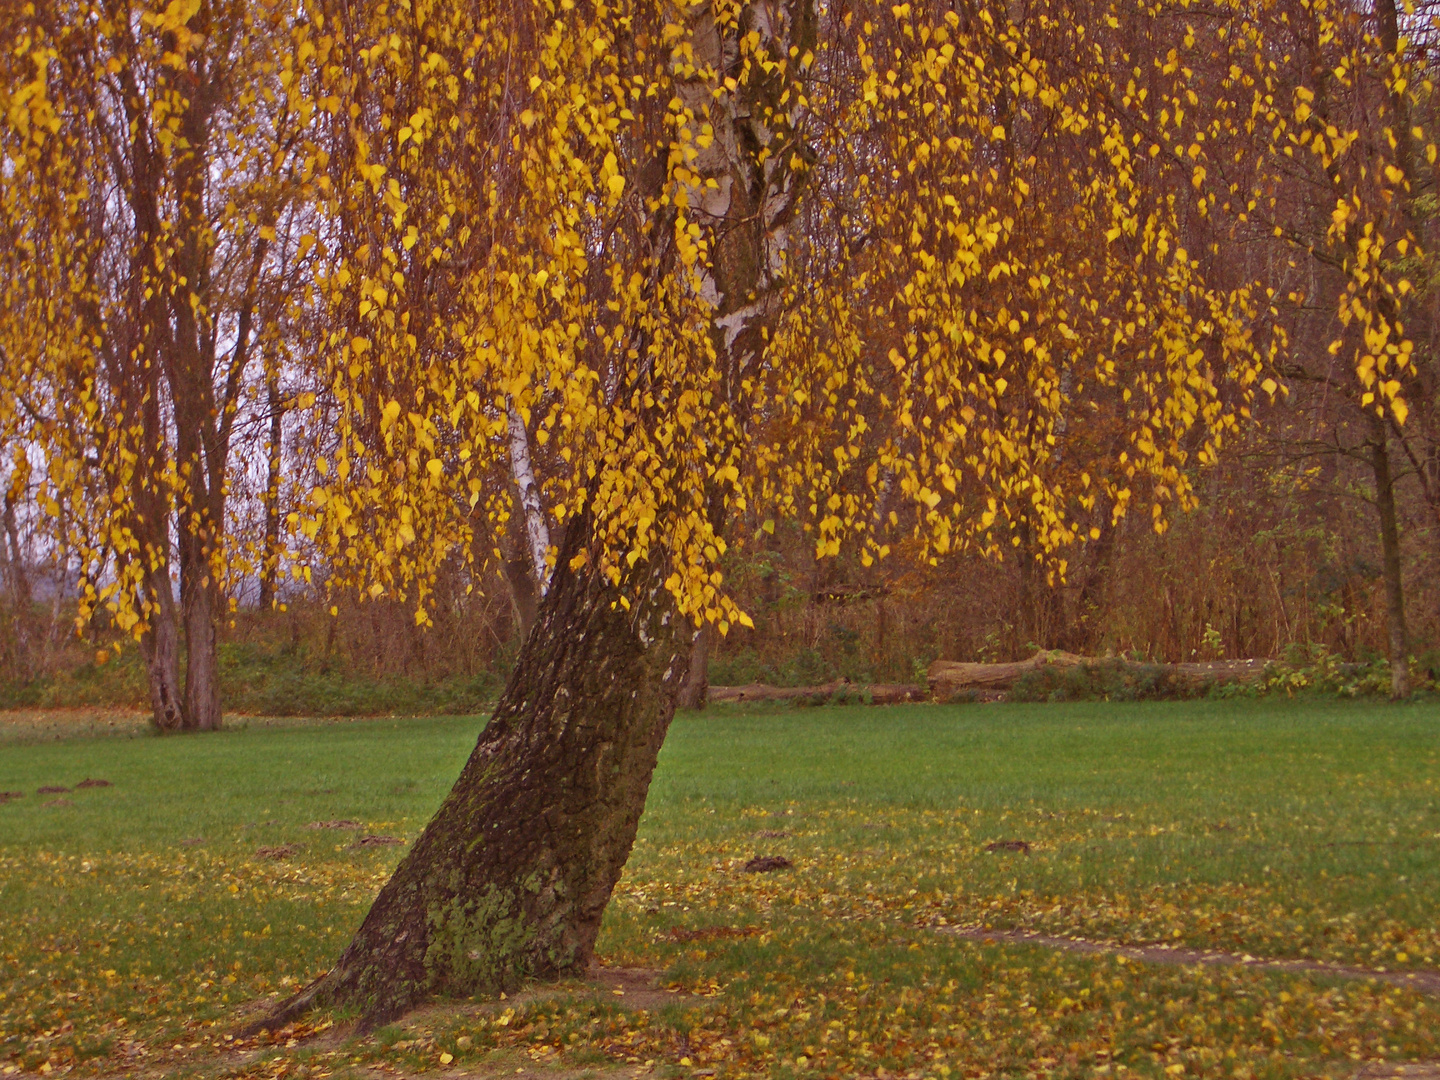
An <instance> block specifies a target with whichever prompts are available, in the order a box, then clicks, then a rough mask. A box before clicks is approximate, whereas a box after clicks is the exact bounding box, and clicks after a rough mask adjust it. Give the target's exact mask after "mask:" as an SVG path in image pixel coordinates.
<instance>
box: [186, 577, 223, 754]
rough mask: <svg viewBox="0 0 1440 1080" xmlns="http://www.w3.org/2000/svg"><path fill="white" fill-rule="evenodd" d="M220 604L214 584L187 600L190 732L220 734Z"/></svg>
mask: <svg viewBox="0 0 1440 1080" xmlns="http://www.w3.org/2000/svg"><path fill="white" fill-rule="evenodd" d="M208 576H209V573H208V567H207V568H206V577H207V578H208ZM219 602H220V595H219V589H218V588H216V586H215V583H214V582H212V581H202V582H200V583H198V584H197V586H196V587H195V589H194V590H193V591H192V593H191V595H190V596H187V597H185V604H184V613H185V728H186V730H189V731H219V730H220V672H219V660H220V657H219V631H218V627H217V622H218V615H219V610H218V609H219Z"/></svg>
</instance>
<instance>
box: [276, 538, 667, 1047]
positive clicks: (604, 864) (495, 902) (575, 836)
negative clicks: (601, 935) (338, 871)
mask: <svg viewBox="0 0 1440 1080" xmlns="http://www.w3.org/2000/svg"><path fill="white" fill-rule="evenodd" d="M586 526H587V523H586V522H583V521H581V522H576V523H575V525H574V526H572V527H571V528H570V529H568V530H567V536H566V543H565V545H564V550H563V551H562V553H561V557H560V558H559V559H558V560H557V563H556V569H555V573H554V577H553V580H552V584H551V589H550V593H549V595H548V597H547V598H546V600H545V602H544V603H543V604H542V606H541V610H540V618H539V622H538V623H537V624H536V626H535V629H534V631H533V632H532V633H531V635H530V637H529V638H528V639H527V641H526V642H525V645H524V647H523V649H522V650H521V653H520V658H519V661H518V663H517V664H516V667H515V671H514V672H513V673H512V675H511V677H510V683H509V685H508V686H507V687H506V690H505V694H504V696H503V697H502V698H501V700H500V703H499V705H498V706H497V707H496V710H495V714H494V716H493V718H492V719H491V721H490V724H489V726H487V727H486V729H485V731H484V733H483V734H482V735H481V736H480V740H479V743H478V745H477V746H476V747H475V750H474V752H473V753H472V754H471V755H470V760H469V761H468V762H467V763H466V765H465V768H464V771H463V772H462V773H461V775H460V779H459V781H458V782H457V783H456V784H455V787H454V789H453V790H452V791H451V792H450V795H449V796H448V797H447V798H446V800H445V802H444V803H443V804H442V805H441V807H440V810H439V811H438V812H437V813H436V815H435V817H434V818H433V819H432V820H431V822H430V824H429V825H428V826H426V828H425V830H424V832H423V833H421V835H420V837H419V838H418V839H417V840H416V841H415V845H414V847H413V848H412V849H411V851H410V853H409V855H407V856H406V858H405V859H404V861H403V862H401V864H400V866H399V868H398V869H397V870H396V871H395V875H394V876H393V877H392V878H391V879H390V881H389V882H388V883H387V884H386V885H385V887H384V889H382V890H381V892H380V895H379V896H378V897H377V898H376V900H375V903H374V905H373V906H372V907H371V909H370V913H369V914H368V915H367V916H366V918H365V921H364V923H363V924H362V925H361V927H360V929H359V931H358V932H357V933H356V935H355V937H354V939H353V940H352V941H351V943H350V945H349V947H348V948H346V950H345V952H344V953H343V954H342V955H341V957H340V959H339V961H338V962H337V964H336V965H335V967H334V968H333V969H332V970H331V971H330V972H329V973H328V974H327V975H325V976H323V977H322V978H320V979H319V980H317V981H316V982H315V983H312V984H311V985H310V986H309V987H307V988H306V989H305V990H304V991H302V992H301V993H300V994H298V995H296V996H295V997H293V998H291V999H290V1000H289V1001H287V1002H285V1003H284V1004H283V1005H281V1006H280V1007H279V1009H278V1010H277V1011H276V1012H275V1013H274V1014H273V1015H272V1016H270V1017H267V1018H266V1019H265V1020H263V1021H261V1022H260V1023H257V1024H256V1025H255V1027H256V1028H258V1027H260V1026H262V1025H263V1026H267V1027H270V1028H272V1029H273V1028H274V1027H275V1026H276V1025H278V1024H281V1023H285V1022H288V1021H289V1020H290V1019H293V1018H294V1017H296V1016H298V1015H300V1014H301V1013H303V1012H305V1011H306V1010H308V1009H310V1008H312V1007H315V1006H323V1005H335V1004H348V1005H353V1006H355V1007H357V1008H358V1009H359V1010H360V1013H361V1027H362V1029H369V1028H373V1027H374V1026H375V1025H376V1024H380V1023H384V1022H387V1021H388V1020H390V1019H392V1018H394V1017H396V1016H398V1015H400V1014H401V1013H403V1012H405V1011H406V1010H408V1009H410V1008H413V1007H414V1006H415V1005H417V1004H419V1003H420V1002H422V1001H424V1000H426V999H427V998H430V997H433V996H436V995H457V996H466V995H475V994H494V993H495V992H497V991H500V990H503V989H505V988H509V987H514V986H515V985H516V984H517V982H519V980H521V979H523V978H525V977H527V976H538V977H556V976H560V975H564V974H580V973H583V972H584V971H585V969H586V968H587V967H588V965H589V963H590V961H591V958H592V956H593V953H594V948H595V937H596V934H597V933H598V931H599V928H600V917H601V915H602V913H603V912H604V910H605V905H606V904H607V903H608V901H609V899H610V894H611V892H612V890H613V889H614V887H615V882H616V881H617V880H618V878H619V876H620V871H621V869H622V868H623V867H624V865H625V860H626V858H627V857H628V856H629V854H630V848H631V846H632V845H633V844H634V840H635V831H636V827H637V825H638V823H639V820H640V814H641V811H642V810H643V809H644V807H645V795H646V792H647V791H648V790H649V786H650V777H651V774H652V773H653V771H654V769H655V761H656V757H657V755H658V754H659V751H660V744H661V743H662V741H663V740H664V738H665V732H666V730H667V729H668V728H669V726H670V719H671V717H672V715H673V713H674V708H675V695H676V692H677V690H678V689H679V684H680V680H681V676H682V674H683V672H684V668H685V657H686V654H687V652H688V650H689V645H690V640H689V639H690V626H689V623H688V621H686V620H684V619H680V618H678V617H676V615H675V612H674V609H673V604H672V601H671V598H670V595H669V593H668V592H667V591H666V590H665V589H664V586H663V584H662V582H663V580H664V574H663V573H662V572H660V570H659V568H649V569H648V570H647V568H646V567H645V564H643V563H641V564H639V566H638V567H637V569H636V570H635V571H632V579H631V581H630V582H627V584H632V589H631V590H630V591H629V592H628V595H629V597H630V599H631V607H630V610H629V611H626V610H625V609H624V608H623V607H622V606H621V605H620V604H618V603H616V601H617V599H618V597H619V595H620V594H619V593H618V592H617V590H616V588H615V587H614V586H612V585H610V583H609V582H608V581H607V580H606V578H605V577H604V575H602V574H600V573H597V572H595V571H594V569H593V568H592V566H591V565H590V564H587V565H586V566H584V567H582V568H581V569H579V570H576V571H572V570H571V569H570V566H569V564H570V560H571V558H573V557H574V556H575V555H577V554H579V553H580V552H582V551H583V550H584V549H583V547H582V546H581V544H580V540H581V538H582V536H584V535H586V534H587V533H588V528H587V527H586ZM635 585H638V586H639V588H638V589H636V588H634V587H633V586H635ZM637 593H638V595H637Z"/></svg>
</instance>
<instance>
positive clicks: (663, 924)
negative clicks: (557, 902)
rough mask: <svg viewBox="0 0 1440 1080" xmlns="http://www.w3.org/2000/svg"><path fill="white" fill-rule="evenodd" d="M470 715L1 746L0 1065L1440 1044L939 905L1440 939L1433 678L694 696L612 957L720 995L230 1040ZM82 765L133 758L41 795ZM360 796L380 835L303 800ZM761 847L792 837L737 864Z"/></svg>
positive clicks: (1347, 958)
mask: <svg viewBox="0 0 1440 1080" xmlns="http://www.w3.org/2000/svg"><path fill="white" fill-rule="evenodd" d="M481 724H482V721H481V720H479V719H474V718H443V719H421V720H377V721H365V722H349V723H317V724H296V725H291V726H261V725H258V724H256V725H251V726H250V727H248V728H245V729H241V730H233V731H229V732H225V733H222V734H220V735H215V736H206V737H190V738H173V739H154V738H113V737H109V738H103V737H87V738H76V739H71V740H59V741H56V740H54V739H53V734H52V735H51V740H50V741H46V742H36V741H25V740H24V739H23V738H17V739H10V740H9V741H0V791H15V792H23V793H24V797H23V798H19V799H15V800H12V801H8V802H5V803H3V804H0V1073H4V1072H5V1071H6V1070H7V1069H11V1068H23V1069H25V1070H33V1069H37V1068H41V1067H43V1066H45V1065H48V1066H49V1067H50V1068H51V1069H52V1070H53V1069H54V1068H57V1067H64V1066H67V1065H70V1064H72V1063H76V1062H78V1063H80V1068H81V1069H82V1070H89V1071H94V1072H107V1071H114V1070H115V1069H116V1068H117V1067H126V1066H127V1064H133V1063H134V1062H137V1061H143V1062H147V1063H149V1065H148V1066H147V1067H149V1068H152V1069H153V1070H155V1071H156V1072H157V1073H158V1072H164V1071H176V1072H182V1073H183V1072H187V1071H208V1072H209V1073H211V1074H217V1073H218V1074H224V1075H257V1076H259V1075H265V1076H280V1075H286V1074H287V1073H286V1070H290V1071H291V1072H293V1071H294V1070H296V1069H301V1070H305V1069H308V1070H310V1071H312V1072H313V1073H315V1074H316V1075H324V1074H327V1073H343V1072H344V1071H346V1070H349V1069H354V1068H357V1067H360V1066H363V1065H366V1064H367V1063H374V1062H376V1061H387V1062H391V1063H393V1064H397V1065H401V1066H403V1067H404V1068H406V1069H415V1068H421V1067H426V1066H429V1067H438V1064H439V1059H438V1056H439V1054H440V1053H442V1052H443V1053H446V1054H451V1055H454V1056H456V1057H457V1058H458V1059H459V1063H460V1064H462V1065H464V1064H467V1063H470V1064H473V1063H474V1062H475V1061H477V1060H479V1058H480V1057H481V1056H483V1055H484V1054H486V1053H488V1052H490V1051H491V1050H493V1049H494V1048H497V1047H500V1048H506V1049H507V1050H508V1051H509V1052H511V1053H515V1052H520V1051H523V1052H524V1053H526V1054H528V1056H529V1057H528V1058H527V1059H526V1060H529V1058H534V1059H536V1060H560V1061H564V1062H570V1063H575V1062H580V1063H584V1062H600V1061H606V1060H612V1061H619V1062H626V1061H633V1062H638V1063H641V1064H643V1063H644V1062H646V1061H651V1062H654V1063H656V1067H657V1068H658V1069H660V1070H662V1073H663V1072H664V1071H667V1070H668V1071H670V1072H673V1073H676V1074H690V1073H692V1072H695V1071H697V1070H699V1071H702V1072H703V1070H705V1069H713V1070H716V1074H717V1075H720V1076H738V1075H743V1074H749V1075H766V1076H780V1077H783V1076H792V1075H793V1076H857V1075H864V1076H877V1077H878V1076H882V1075H885V1076H889V1075H895V1076H917V1077H919V1076H927V1077H949V1076H962V1075H963V1076H982V1075H991V1076H1027V1075H1035V1076H1057V1077H1072V1076H1073V1077H1081V1076H1093V1075H1106V1074H1108V1075H1135V1076H1157V1077H1159V1076H1173V1075H1182V1074H1188V1075H1197V1076H1199V1075H1204V1076H1210V1075H1234V1076H1273V1077H1282V1076H1283V1077H1290V1076H1322V1075H1323V1076H1337V1077H1338V1076H1348V1075H1351V1074H1353V1071H1354V1068H1355V1066H1354V1064H1353V1062H1354V1061H1356V1060H1359V1059H1386V1060H1407V1059H1424V1058H1440V1001H1437V1000H1435V999H1427V998H1424V997H1421V996H1419V995H1417V994H1415V993H1413V992H1411V991H1408V990H1400V989H1397V988H1394V987H1391V986H1387V985H1384V984H1380V983H1375V982H1367V981H1360V982H1356V981H1348V982H1347V981H1342V980H1338V979H1333V978H1327V977H1320V976H1300V975H1295V974H1285V975H1279V974H1274V973H1265V972H1262V971H1257V970H1254V969H1235V968H1223V969H1222V968H1206V969H1204V970H1203V971H1198V970H1193V969H1181V968H1176V967H1168V966H1161V965H1144V964H1135V963H1120V962H1117V961H1116V960H1115V959H1113V958H1108V957H1094V956H1077V955H1072V954H1066V953H1057V952H1054V951H1051V950H1048V949H1045V948H1042V947H1039V946H1022V945H1015V944H998V943H996V944H986V943H982V942H973V941H967V940H961V939H957V938H954V937H951V936H948V935H946V934H945V933H944V932H943V928H944V927H945V926H947V925H962V926H988V927H993V928H996V929H1003V928H1023V929H1030V930H1037V931H1043V932H1046V933H1050V934H1059V935H1071V936H1081V937H1086V938H1091V939H1096V940H1106V941H1115V942H1125V943H1141V944H1152V943H1157V942H1167V943H1176V944H1185V945H1189V946H1195V947H1202V948H1213V949H1223V950H1229V951H1235V952H1244V953H1249V954H1252V955H1254V956H1264V957H1305V958H1311V959H1318V960H1324V961H1334V962H1339V963H1345V964H1352V965H1360V966H1369V967H1376V968H1379V967H1384V968H1386V969H1390V970H1397V969H1405V968H1436V967H1440V709H1437V708H1436V707H1435V706H1433V705H1417V706H1389V705H1383V704H1376V703H1361V702H1345V703H1332V702H1320V701H1310V702H1305V703H1291V702H1275V701H1263V702H1250V701H1237V702H1204V701H1202V702H1187V703H1173V704H1147V705H1089V704H1086V705H1078V704H1077V705H1045V706H1019V705H1016V706H1007V705H990V706H959V707H943V706H913V707H893V708H885V709H867V708H825V709H811V710H784V711H780V712H771V713H761V712H744V711H734V712H726V711H721V710H711V711H710V712H709V713H706V714H704V715H700V716H686V717H681V718H680V719H678V720H677V722H676V724H675V727H674V729H673V731H672V734H671V737H670V740H669V741H668V743H667V745H666V747H665V750H664V753H663V756H662V759H661V766H660V769H659V771H658V773H657V775H656V779H655V783H654V786H653V788H652V791H651V797H650V803H649V807H648V809H647V812H646V816H645V819H644V821H643V822H642V825H641V835H640V839H639V841H638V843H637V846H636V849H635V853H634V856H633V857H632V859H631V862H630V865H629V867H628V868H627V870H626V875H625V878H624V880H623V881H622V883H621V885H620V887H619V889H618V890H617V893H616V897H615V901H614V903H612V905H611V909H610V912H609V914H608V916H607V920H606V924H605V928H604V930H603V932H602V936H601V942H600V953H601V956H602V958H603V959H604V960H605V961H606V962H607V963H611V964H615V965H626V966H637V967H646V968H651V969H656V970H659V971H662V972H664V975H663V976H662V981H665V982H668V983H670V984H671V985H673V986H674V987H676V988H678V989H684V990H688V991H691V992H693V993H696V994H698V995H701V996H700V997H698V998H697V999H692V1000H698V1002H699V1004H698V1005H695V1006H693V1007H685V1008H682V1007H680V1006H679V1005H677V1006H676V1007H674V1008H668V1009H663V1010H658V1011H653V1012H636V1011H635V1010H633V1009H626V1008H625V1007H624V1003H623V1001H620V1000H618V999H617V1000H616V1001H613V1002H597V1001H596V1000H595V999H594V996H593V995H590V994H587V993H585V992H582V989H581V988H579V987H571V988H568V989H567V990H566V991H565V992H564V993H561V994H558V995H539V996H534V997H528V998H524V999H522V1000H518V1001H516V1002H514V1003H508V1004H507V1003H502V1005H504V1006H505V1010H506V1011H505V1012H484V1011H481V1012H477V1011H475V1010H473V1009H470V1010H464V1009H462V1010H458V1011H455V1012H454V1013H453V1014H446V1015H445V1016H442V1017H440V1018H439V1019H436V1018H435V1017H434V1016H432V1017H431V1018H429V1019H427V1020H426V1021H425V1027H424V1028H423V1029H422V1030H420V1033H419V1034H418V1035H417V1034H412V1035H410V1036H406V1035H405V1032H404V1031H402V1030H400V1029H394V1030H389V1031H382V1032H381V1033H380V1038H379V1039H377V1040H370V1041H350V1042H346V1043H344V1044H337V1045H334V1046H330V1045H327V1048H325V1049H324V1050H323V1051H322V1050H319V1049H314V1048H307V1044H306V1043H305V1042H303V1041H301V1042H299V1043H298V1044H297V1045H296V1046H294V1047H290V1048H286V1047H285V1046H284V1045H283V1042H284V1040H282V1042H281V1044H280V1045H278V1046H276V1047H275V1048H273V1049H271V1050H268V1051H266V1052H265V1053H264V1054H262V1055H261V1056H259V1057H254V1058H245V1059H241V1058H240V1057H238V1056H236V1055H231V1056H229V1057H224V1056H223V1055H221V1056H217V1054H219V1052H220V1050H223V1049H224V1048H225V1047H226V1046H228V1045H233V1043H228V1042H227V1040H226V1039H225V1033H226V1031H227V1028H228V1026H229V1025H230V1024H231V1023H233V1018H234V1016H235V1010H236V1009H237V1008H243V1007H244V1006H245V1005H246V1003H248V1002H253V1001H254V1000H255V999H262V998H266V997H267V996H269V995H275V994H282V993H284V992H286V991H287V990H289V989H290V988H291V987H293V986H295V985H298V984H299V983H301V982H303V981H305V980H307V979H308V978H310V977H311V976H313V975H314V974H315V973H317V972H318V971H320V970H322V969H323V968H324V967H325V965H326V964H327V963H328V962H329V960H331V959H332V958H333V957H334V956H335V954H336V953H337V952H338V950H339V949H340V948H341V947H342V946H343V944H344V942H345V941H346V940H347V937H348V934H349V932H350V931H351V930H352V929H353V927H354V926H355V924H356V923H357V921H358V920H359V919H360V918H361V917H362V916H363V914H364V910H365V907H366V904H367V903H368V901H369V899H370V897H371V896H373V894H374V892H375V890H376V889H377V888H378V887H379V885H380V884H381V883H382V882H383V880H384V878H385V876H386V874H387V872H388V870H389V868H390V867H392V866H393V865H394V863H395V861H396V860H397V859H398V858H399V853H400V851H402V850H403V849H402V848H399V847H396V846H374V847H368V846H367V847H354V846H352V842H353V841H354V840H355V838H356V837H357V836H358V835H361V834H362V833H368V834H378V835H390V836H399V837H404V838H407V839H409V838H413V837H414V836H415V835H416V833H417V832H418V831H419V829H420V828H421V827H422V825H423V824H424V822H425V820H426V819H427V818H428V816H429V814H430V813H431V812H432V811H433V809H434V808H435V806H436V805H437V804H438V803H439V801H440V799H441V797H442V796H443V794H444V793H445V791H446V790H447V789H448V787H449V785H450V783H451V781H452V780H453V778H454V776H455V775H456V774H457V773H458V771H459V768H460V765H461V763H462V762H463V760H464V758H465V755H466V754H467V753H468V751H469V749H470V746H471V745H472V744H473V741H474V738H475V735H476V733H477V732H478V731H479V729H480V727H481ZM3 739H4V736H3V735H0V740H3ZM87 777H89V778H101V779H105V780H108V781H110V782H111V785H112V786H110V787H96V788H87V789H83V790H74V791H72V792H69V793H56V794H49V795H37V794H36V789H37V788H39V787H41V786H49V785H54V786H63V787H73V786H74V785H75V784H76V783H77V782H78V781H81V780H82V779H85V778H87ZM57 800H58V804H57ZM337 819H349V820H353V821H355V822H358V823H359V824H360V825H361V826H362V828H361V830H359V831H354V830H343V829H310V828H307V827H306V826H307V825H310V824H312V823H315V822H324V821H333V820H337ZM992 840H1024V841H1026V842H1027V843H1028V844H1029V845H1030V851H1029V853H1028V854H1026V853H1020V852H995V853H986V852H985V850H984V847H985V845H986V844H987V843H988V842H990V841H992ZM287 851H288V852H289V854H288V857H284V858H278V859H277V858H269V857H265V856H266V855H274V854H284V853H285V852H287ZM757 854H778V855H784V856H786V857H787V858H789V859H790V860H792V862H793V863H794V867H793V869H791V870H788V871H780V872H776V873H770V874H746V873H743V872H742V871H741V867H742V866H743V864H744V863H745V861H746V860H748V859H749V858H751V857H752V856H754V855H757ZM677 1000H679V999H677ZM117 1062H118V1063H120V1064H119V1065H117ZM207 1062H208V1063H209V1064H207ZM217 1062H219V1063H220V1064H219V1065H217V1064H216V1063H217ZM510 1071H511V1072H512V1073H513V1070H510Z"/></svg>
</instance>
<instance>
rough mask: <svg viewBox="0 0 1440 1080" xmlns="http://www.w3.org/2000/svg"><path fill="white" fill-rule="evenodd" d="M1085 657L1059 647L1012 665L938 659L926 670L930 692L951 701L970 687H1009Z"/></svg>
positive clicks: (1002, 688)
mask: <svg viewBox="0 0 1440 1080" xmlns="http://www.w3.org/2000/svg"><path fill="white" fill-rule="evenodd" d="M1084 662H1085V658H1084V657H1083V656H1076V655H1075V654H1074V653H1068V652H1063V651H1061V650H1059V649H1054V650H1050V651H1048V652H1047V651H1044V650H1042V651H1040V652H1037V653H1036V654H1035V655H1034V656H1032V657H1030V659H1028V660H1016V661H1013V662H1011V663H1008V664H967V663H961V662H960V661H957V660H936V661H935V662H934V663H933V664H931V665H930V670H929V671H928V672H927V673H926V681H927V682H929V684H930V693H931V695H932V696H933V697H934V698H935V699H936V700H937V701H949V700H950V699H951V698H952V697H954V696H955V695H956V694H960V693H964V692H965V691H969V690H1009V689H1010V687H1012V686H1014V685H1015V680H1016V679H1018V678H1020V676H1022V675H1027V674H1029V673H1030V672H1032V671H1034V670H1035V669H1037V668H1041V667H1045V666H1047V665H1050V664H1053V665H1055V666H1057V667H1074V666H1075V665H1076V664H1083V663H1084Z"/></svg>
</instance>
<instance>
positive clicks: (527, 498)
mask: <svg viewBox="0 0 1440 1080" xmlns="http://www.w3.org/2000/svg"><path fill="white" fill-rule="evenodd" d="M510 474H511V476H513V477H514V479H515V487H516V488H517V489H519V492H520V513H521V516H522V517H523V518H524V519H525V539H526V541H527V542H528V551H529V553H530V569H531V572H532V573H533V574H534V575H535V588H536V590H537V591H538V592H539V593H540V595H541V596H544V595H545V591H546V589H547V588H548V587H549V579H550V573H549V570H548V569H547V568H546V566H545V556H546V554H547V553H548V552H549V550H550V530H549V528H548V527H547V526H546V524H545V507H544V506H543V505H542V504H541V502H540V485H539V484H538V483H537V482H536V480H535V466H534V465H533V464H532V463H531V461H530V436H529V433H528V432H526V430H525V418H524V417H523V416H521V415H520V410H519V409H518V408H516V407H515V406H514V405H511V406H510Z"/></svg>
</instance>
